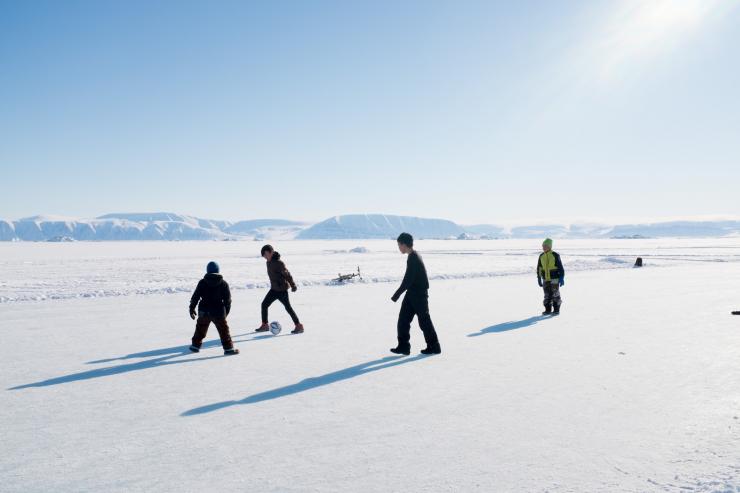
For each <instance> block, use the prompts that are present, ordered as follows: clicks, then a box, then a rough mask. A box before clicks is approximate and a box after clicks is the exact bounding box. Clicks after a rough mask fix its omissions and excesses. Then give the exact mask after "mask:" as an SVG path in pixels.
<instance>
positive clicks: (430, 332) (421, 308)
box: [391, 233, 442, 355]
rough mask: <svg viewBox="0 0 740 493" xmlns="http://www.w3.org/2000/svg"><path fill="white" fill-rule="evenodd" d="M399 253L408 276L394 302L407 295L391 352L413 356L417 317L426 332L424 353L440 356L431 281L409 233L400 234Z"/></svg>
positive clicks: (394, 295) (440, 350)
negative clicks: (432, 312)
mask: <svg viewBox="0 0 740 493" xmlns="http://www.w3.org/2000/svg"><path fill="white" fill-rule="evenodd" d="M397 241H398V250H399V251H400V252H401V253H403V254H404V255H408V258H407V259H406V274H405V275H404V276H403V281H402V282H401V286H400V287H399V288H398V290H397V291H396V292H395V293H394V294H393V296H392V297H391V299H392V300H393V302H394V303H395V302H396V301H398V298H400V297H401V295H402V294H403V293H404V291H405V292H406V296H404V297H403V302H402V303H401V311H400V313H399V314H398V326H397V329H398V346H396V347H394V348H393V349H391V352H392V353H395V354H405V355H408V354H411V342H410V341H411V334H410V332H411V321H412V320H413V319H414V316H416V317H418V319H419V327H420V328H421V330H422V332H423V333H424V340H425V341H426V343H427V347H426V349H422V350H421V353H422V354H440V353H441V352H442V348H441V347H440V345H439V339H438V338H437V332H436V331H435V330H434V324H432V318H431V316H430V315H429V279H428V278H427V270H426V267H424V262H423V261H422V260H421V257H420V256H419V254H418V253H417V252H416V250H414V238H413V236H411V235H410V234H408V233H401V234H400V235H399V237H398V240H397Z"/></svg>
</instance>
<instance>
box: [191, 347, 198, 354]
mask: <svg viewBox="0 0 740 493" xmlns="http://www.w3.org/2000/svg"><path fill="white" fill-rule="evenodd" d="M189 349H190V350H191V351H192V352H194V353H199V352H200V348H199V347H198V346H190V348H189Z"/></svg>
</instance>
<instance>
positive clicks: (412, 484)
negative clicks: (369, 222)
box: [0, 239, 740, 492]
mask: <svg viewBox="0 0 740 493" xmlns="http://www.w3.org/2000/svg"><path fill="white" fill-rule="evenodd" d="M259 246H260V244H259V243H253V242H200V243H195V242H193V243H159V242H157V243H58V244H47V243H43V244H33V243H25V244H24V243H11V244H0V269H1V270H0V272H2V275H1V276H0V297H2V300H3V303H0V321H1V322H0V323H1V324H2V327H1V329H0V331H1V333H2V335H3V339H4V340H3V344H2V345H0V387H1V388H2V389H1V390H0V422H2V428H1V429H2V431H1V432H0V491H3V492H5V491H8V492H37V491H38V492H42V491H43V492H46V491H55V492H67V491H69V492H72V491H74V492H78V491H91V492H92V491H95V492H98V491H193V492H195V491H215V490H219V489H225V490H231V491H249V492H253V491H254V492H257V491H260V492H261V491H273V492H285V491H296V492H297V491H331V492H335V491H336V492H347V491H371V492H390V491H398V492H409V491H450V492H458V491H485V492H489V491H525V492H533V491H534V492H537V491H553V492H561V491H562V492H565V491H579V492H581V491H582V492H593V491H630V492H632V491H634V492H641V491H740V447H738V439H740V317H732V316H731V315H729V312H730V311H731V310H733V309H740V240H738V239H735V240H731V239H723V240H712V239H707V240H610V241H608V240H598V241H594V240H588V241H586V240H583V241H579V240H569V241H558V242H557V243H556V250H558V251H559V252H561V254H562V255H563V260H564V262H565V266H566V269H567V270H568V274H567V276H566V279H567V282H566V286H565V287H564V288H563V297H564V300H565V303H564V305H563V315H561V316H560V317H559V318H556V319H543V318H541V317H538V316H537V315H538V314H539V312H540V311H541V304H540V299H541V292H540V290H539V288H538V287H537V285H536V282H535V278H534V275H533V273H532V269H533V267H534V263H535V261H536V251H537V246H538V245H537V242H530V241H523V240H507V241H481V242H478V241H450V242H444V241H440V242H431V241H430V242H420V243H419V249H420V251H421V252H422V254H423V256H424V259H425V261H426V263H427V268H428V270H429V273H430V276H431V277H432V278H433V280H432V288H431V291H430V302H431V311H432V318H433V320H434V321H435V324H436V326H437V328H438V332H439V334H440V339H441V342H442V346H443V351H444V353H443V354H442V355H441V356H434V357H420V356H418V355H416V353H417V352H418V349H420V348H421V347H422V337H421V333H420V331H419V330H418V329H417V328H416V324H414V328H413V332H412V344H413V346H414V353H413V354H412V356H410V357H396V356H393V355H390V353H388V348H390V347H391V346H393V345H394V343H395V322H396V316H397V312H398V308H399V304H393V303H392V302H391V301H390V299H389V298H390V295H391V294H392V293H393V290H394V289H395V281H396V280H398V279H399V278H400V276H401V275H402V272H403V266H404V261H405V257H403V256H401V255H400V254H398V252H397V251H396V250H395V245H394V242H392V241H391V242H383V241H331V242H327V241H324V242H318V241H317V242H313V241H312V242H308V241H306V242H303V241H301V242H286V243H283V244H278V245H276V246H277V247H278V250H280V251H281V252H282V253H283V255H284V258H285V260H286V261H287V263H288V266H289V268H290V269H291V270H292V272H293V273H294V275H295V277H296V279H297V280H298V281H299V283H300V284H302V285H301V289H300V290H299V291H298V292H297V293H295V294H294V295H293V301H294V305H295V308H296V311H297V312H298V314H299V315H300V316H301V318H302V320H303V322H304V324H305V325H306V333H305V334H303V335H299V336H291V335H281V336H278V337H273V336H271V335H269V336H265V335H256V334H254V333H253V332H252V330H253V329H254V327H255V326H256V324H257V322H258V321H259V320H258V318H259V303H260V300H261V298H262V296H263V295H264V289H262V287H263V286H264V285H265V279H264V278H265V272H264V264H263V261H262V260H260V259H259V258H258V248H259ZM354 247H364V248H366V249H367V252H366V253H349V250H350V249H352V248H354ZM638 255H639V256H642V257H643V258H644V259H645V263H646V265H647V266H646V267H645V268H643V269H632V268H630V267H631V265H632V263H633V262H634V258H635V257H637V256H638ZM211 259H215V260H217V261H219V262H220V263H221V266H222V270H223V272H224V274H225V277H226V279H227V280H228V281H229V282H230V283H231V284H232V286H234V287H235V288H237V289H235V291H234V308H233V312H232V316H231V317H230V324H231V326H232V333H233V334H234V335H235V336H236V337H235V340H236V344H237V347H239V348H240V350H241V351H242V354H240V355H239V356H234V357H224V356H223V355H222V351H221V350H220V347H219V346H218V343H217V338H216V333H215V330H214V329H213V328H212V329H211V333H210V334H209V342H208V344H207V348H206V349H205V350H203V351H202V352H201V353H199V354H197V355H194V354H190V353H189V352H186V348H187V345H188V344H189V338H190V336H191V335H192V329H193V322H192V321H191V320H190V318H189V317H188V316H187V302H188V299H189V291H190V290H191V289H192V288H193V287H194V286H195V283H196V282H197V280H198V279H199V277H200V276H201V274H202V270H203V267H204V265H205V262H207V261H208V260H211ZM358 265H359V266H360V267H361V269H362V271H363V274H364V276H365V279H366V282H362V283H352V284H349V285H345V286H335V285H330V284H329V280H330V279H331V278H332V277H334V276H335V275H336V273H338V272H342V273H345V272H351V271H352V270H354V269H355V268H356V267H357V266H358ZM239 288H241V289H239ZM258 288H259V289H258ZM137 293H138V294H137ZM168 293H171V294H168ZM270 318H271V320H272V319H277V320H280V321H281V322H282V323H283V326H284V327H287V328H290V326H289V323H288V322H289V319H288V317H287V315H286V314H285V313H284V311H283V310H282V308H281V307H280V306H279V305H278V304H276V305H274V307H273V308H272V311H271V317H270Z"/></svg>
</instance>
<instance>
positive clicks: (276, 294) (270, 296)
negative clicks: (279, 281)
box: [262, 289, 301, 325]
mask: <svg viewBox="0 0 740 493" xmlns="http://www.w3.org/2000/svg"><path fill="white" fill-rule="evenodd" d="M275 300H277V301H279V302H280V303H282V304H283V306H284V307H285V311H286V312H288V315H290V318H292V319H293V323H294V324H296V325H298V324H299V323H301V322H300V320H298V315H296V314H295V312H294V311H293V307H292V306H290V298H289V297H288V292H287V291H275V290H274V289H271V290H270V291H269V292H268V293H267V295H266V296H265V299H264V300H262V323H263V324H266V323H267V309H268V308H270V305H272V304H273V303H274V302H275Z"/></svg>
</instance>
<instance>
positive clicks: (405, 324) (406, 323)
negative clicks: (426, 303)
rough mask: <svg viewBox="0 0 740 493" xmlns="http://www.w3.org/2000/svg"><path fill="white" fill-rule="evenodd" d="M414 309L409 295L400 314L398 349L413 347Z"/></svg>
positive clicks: (405, 298) (402, 304)
mask: <svg viewBox="0 0 740 493" xmlns="http://www.w3.org/2000/svg"><path fill="white" fill-rule="evenodd" d="M414 314H415V313H414V307H413V306H412V305H411V300H410V299H409V295H408V293H406V296H404V297H403V301H402V302H401V311H400V312H399V313H398V325H397V330H398V348H399V349H406V350H408V349H409V348H410V347H411V321H412V320H414Z"/></svg>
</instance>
